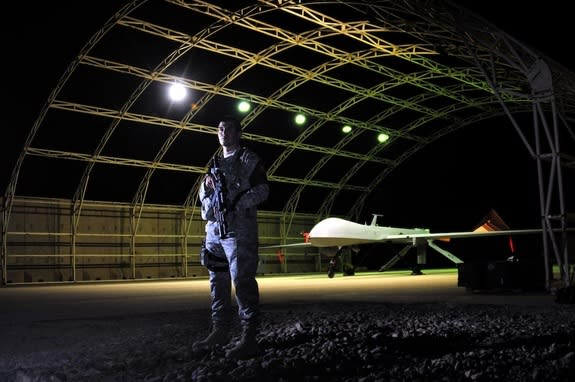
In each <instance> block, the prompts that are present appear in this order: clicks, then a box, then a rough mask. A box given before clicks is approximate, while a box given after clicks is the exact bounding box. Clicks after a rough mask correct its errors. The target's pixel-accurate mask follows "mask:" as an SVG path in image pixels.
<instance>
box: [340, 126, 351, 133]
mask: <svg viewBox="0 0 575 382" xmlns="http://www.w3.org/2000/svg"><path fill="white" fill-rule="evenodd" d="M341 131H343V132H344V133H346V134H347V133H349V132H350V131H351V126H350V125H345V126H344V127H342V128H341Z"/></svg>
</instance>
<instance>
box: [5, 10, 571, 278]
mask: <svg viewBox="0 0 575 382" xmlns="http://www.w3.org/2000/svg"><path fill="white" fill-rule="evenodd" d="M174 84H179V85H182V86H183V87H184V89H185V90H186V92H187V98H185V99H184V100H183V101H182V102H176V101H172V100H169V99H168V98H167V97H166V95H167V92H168V89H169V87H170V86H172V85H174ZM240 102H245V105H247V106H249V108H248V109H247V110H244V111H239V110H237V109H236V107H237V106H238V104H239V103H240ZM236 110H237V111H236ZM230 111H233V112H234V113H237V114H238V116H240V117H241V119H242V123H243V139H244V141H245V143H246V144H248V145H249V146H251V147H252V148H253V149H254V150H255V151H257V152H259V153H261V155H262V156H263V157H265V158H266V161H267V164H268V178H269V181H270V183H271V187H272V193H271V195H272V196H271V198H270V200H269V201H268V202H267V203H266V204H265V206H263V211H262V216H261V219H262V222H263V223H264V225H265V227H266V228H264V231H263V232H262V235H261V236H262V238H263V240H267V241H269V242H272V241H283V242H285V241H290V240H295V239H296V238H297V237H298V234H299V232H300V231H302V230H305V227H307V226H309V223H310V222H314V221H318V220H319V219H321V218H322V217H326V216H328V215H338V216H345V217H347V218H349V219H351V220H359V219H360V217H361V215H362V214H364V213H366V211H365V210H366V208H367V207H368V206H366V203H368V200H369V198H371V197H373V196H374V194H376V193H377V192H379V190H380V187H381V185H383V184H385V182H386V180H387V179H388V177H389V176H391V174H392V173H394V172H398V171H401V169H402V166H403V165H405V164H406V163H407V161H408V160H409V159H410V158H411V157H413V156H414V155H415V154H417V153H419V152H420V151H422V150H424V149H425V148H426V147H429V146H430V145H433V144H434V143H435V142H437V141H439V140H440V139H441V138H443V137H447V136H449V135H450V134H454V133H456V132H457V131H460V130H461V129H464V128H466V127H472V126H475V125H477V124H479V123H481V122H485V121H505V124H507V125H509V126H511V128H512V129H513V131H514V132H515V133H516V135H517V137H518V139H519V140H520V142H521V143H522V144H523V146H524V149H525V150H526V152H527V153H528V154H529V155H530V156H531V157H532V158H533V159H534V161H535V162H536V167H535V168H536V170H535V169H534V170H533V171H536V172H537V174H536V177H537V180H538V185H537V187H538V189H537V194H538V199H537V200H534V201H533V204H530V205H529V207H528V209H529V211H531V212H532V213H533V215H534V216H537V217H538V219H539V220H540V224H541V227H542V228H543V229H544V231H545V234H544V235H543V238H542V241H543V247H544V256H545V264H546V265H547V264H549V263H555V264H558V265H559V267H560V269H561V272H562V273H561V278H562V279H563V281H565V282H568V277H569V275H568V268H569V259H568V249H567V241H568V240H567V234H566V231H565V230H566V228H567V224H568V220H569V213H568V205H567V203H566V201H567V199H568V195H569V194H568V187H567V185H566V183H567V182H566V178H567V177H570V178H572V177H573V174H572V171H573V168H574V167H575V161H574V156H573V153H574V152H575V149H574V147H575V145H574V143H575V142H574V141H575V134H574V132H573V129H572V127H571V123H572V121H573V114H574V112H575V75H574V73H573V72H572V71H570V70H569V69H567V68H565V67H564V66H563V65H562V64H561V63H558V62H556V61H554V60H553V59H551V58H550V57H548V56H546V55H545V54H543V53H542V52H540V51H539V50H537V49H535V48H534V47H531V46H529V45H527V44H526V43H524V42H522V41H519V40H517V39H516V38H514V37H513V36H511V35H509V34H507V33H506V32H505V31H503V30H501V29H500V28H498V27H496V26H495V25H493V24H491V23H490V22H489V21H487V20H485V19H484V18H482V17H481V16H479V15H478V14H476V13H474V12H472V11H470V10H468V9H466V8H464V7H462V6H459V5H457V4H456V3H452V2H449V1H416V0H404V1H400V2H397V1H345V2H343V1H295V0H275V1H272V0H259V1H233V2H230V1H216V0H214V1H183V0H136V1H131V2H127V3H126V4H125V5H124V6H123V7H122V8H119V9H117V10H116V12H115V13H114V12H112V14H111V15H110V18H109V20H108V21H107V22H106V23H105V24H104V25H102V26H101V28H99V30H98V31H96V33H95V34H94V35H93V36H92V38H90V39H89V40H88V41H86V44H85V45H84V47H83V48H82V50H81V51H80V52H78V55H77V57H76V59H75V60H74V61H73V62H71V63H70V64H69V66H68V67H67V69H65V71H64V73H63V75H62V77H61V79H60V81H59V82H58V84H57V86H56V87H55V88H54V89H53V91H52V93H51V94H50V96H49V97H48V99H47V100H46V103H45V106H44V107H43V108H42V110H40V111H39V114H38V117H37V119H36V120H35V123H34V124H33V126H31V127H30V131H29V134H28V136H27V139H26V141H25V145H24V148H23V149H22V151H21V152H20V155H19V157H18V159H17V161H16V164H15V166H14V168H13V170H12V173H11V178H10V181H9V184H8V186H7V188H6V190H5V192H4V196H3V202H2V222H1V223H2V252H1V255H2V256H1V259H2V284H3V285H7V284H10V283H22V282H24V283H25V282H35V281H62V282H68V281H73V282H76V281H83V280H94V279H118V278H128V279H133V278H157V277H189V276H190V274H196V273H197V272H199V270H196V269H195V268H194V267H195V266H196V265H197V264H196V260H195V257H197V247H198V246H199V242H200V240H201V237H202V225H201V221H200V219H199V213H198V206H197V203H196V200H197V190H198V184H199V181H201V179H202V177H203V175H204V174H205V172H206V169H207V165H208V163H209V161H210V159H211V157H212V156H213V155H214V154H215V153H216V152H217V150H218V145H217V140H216V139H215V134H216V124H217V121H218V118H219V117H220V116H221V115H222V113H229V112H230ZM297 114H301V115H302V116H304V117H305V122H304V123H303V124H301V125H297V124H295V123H294V116H295V115H297ZM498 123H499V122H498ZM48 171H49V176H47V174H48ZM571 199H572V198H571ZM555 229H559V230H564V231H565V232H564V234H560V235H556V234H553V233H552V230H555ZM166 264H167V266H166ZM144 267H145V268H144ZM152 268H154V269H155V271H154V272H152V273H149V272H148V271H150V269H152ZM143 269H146V271H144V270H143ZM147 272H148V273H147Z"/></svg>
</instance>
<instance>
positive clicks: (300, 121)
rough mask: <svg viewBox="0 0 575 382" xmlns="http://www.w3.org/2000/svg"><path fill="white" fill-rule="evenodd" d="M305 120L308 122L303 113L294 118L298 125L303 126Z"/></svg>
mask: <svg viewBox="0 0 575 382" xmlns="http://www.w3.org/2000/svg"><path fill="white" fill-rule="evenodd" d="M305 120H306V118H305V115H303V114H301V113H298V114H296V116H295V118H294V121H295V123H297V124H298V125H303V124H304V123H305Z"/></svg>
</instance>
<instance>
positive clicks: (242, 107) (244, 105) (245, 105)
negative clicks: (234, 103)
mask: <svg viewBox="0 0 575 382" xmlns="http://www.w3.org/2000/svg"><path fill="white" fill-rule="evenodd" d="M251 108H252V105H250V103H249V102H248V101H241V102H240V103H239V104H238V110H239V111H240V113H247V112H248V111H250V109H251Z"/></svg>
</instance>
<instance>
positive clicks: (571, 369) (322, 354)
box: [0, 302, 575, 382]
mask: <svg viewBox="0 0 575 382" xmlns="http://www.w3.org/2000/svg"><path fill="white" fill-rule="evenodd" d="M262 308H263V312H264V320H263V321H264V323H263V327H262V330H261V336H260V347H261V355H260V356H259V357H256V358H254V359H251V360H247V361H235V360H229V359H225V357H224V353H225V348H216V349H214V350H212V351H210V352H205V353H194V352H192V351H191V343H192V342H193V341H195V340H196V339H199V338H201V337H203V336H204V335H205V334H206V331H207V330H208V322H207V320H206V318H207V317H208V312H207V311H204V310H195V311H181V312H168V313H161V314H158V313H155V314H145V315H136V316H122V317H119V316H113V315H112V316H110V317H106V318H98V319H86V320H81V319H74V320H55V321H37V322H33V323H31V324H26V325H18V323H14V324H11V325H10V326H9V327H3V328H1V329H2V331H3V334H2V339H0V341H1V342H0V356H1V358H0V381H10V382H12V381H18V382H33V381H52V382H62V381H82V382H92V381H93V382H96V381H97V382H104V381H110V382H112V381H150V382H151V381H170V382H172V381H506V382H510V381H522V382H523V381H547V382H552V381H573V380H575V305H572V304H556V305H551V306H545V307H543V306H530V307H526V306H506V305H478V304H473V305H465V304H453V303H419V304H411V303H410V304H400V303H378V304H372V303H369V304H368V303H345V304H342V303H328V302H326V303H322V304H301V305H296V306H295V307H294V306H291V307H290V309H286V308H285V307H281V306H276V305H264V306H263V307H262Z"/></svg>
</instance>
